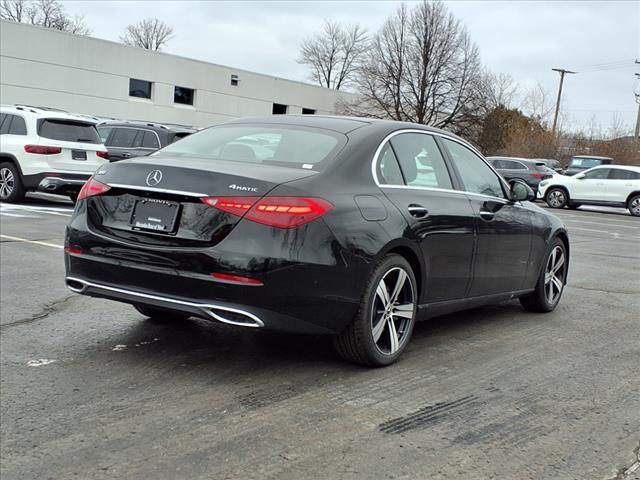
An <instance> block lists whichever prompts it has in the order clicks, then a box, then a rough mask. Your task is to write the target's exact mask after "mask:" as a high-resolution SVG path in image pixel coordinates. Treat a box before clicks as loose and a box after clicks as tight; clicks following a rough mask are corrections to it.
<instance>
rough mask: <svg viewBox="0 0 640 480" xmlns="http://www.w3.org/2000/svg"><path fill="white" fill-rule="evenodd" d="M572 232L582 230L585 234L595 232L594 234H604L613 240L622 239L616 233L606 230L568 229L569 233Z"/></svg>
mask: <svg viewBox="0 0 640 480" xmlns="http://www.w3.org/2000/svg"><path fill="white" fill-rule="evenodd" d="M572 230H583V231H585V232H596V233H606V234H607V235H611V236H612V237H613V238H622V235H620V234H619V233H618V232H611V231H608V230H594V229H593V228H581V227H569V232H571V231H572Z"/></svg>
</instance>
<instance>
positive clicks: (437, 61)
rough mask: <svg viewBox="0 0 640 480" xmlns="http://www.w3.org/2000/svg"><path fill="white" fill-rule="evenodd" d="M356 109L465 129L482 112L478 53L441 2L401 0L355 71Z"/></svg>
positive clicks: (352, 109)
mask: <svg viewBox="0 0 640 480" xmlns="http://www.w3.org/2000/svg"><path fill="white" fill-rule="evenodd" d="M358 80H359V89H358V92H359V93H360V97H361V98H360V101H359V102H358V103H357V104H355V105H353V104H352V105H348V106H346V110H347V111H349V112H350V113H355V114H363V113H364V114H366V115H369V116H380V117H387V118H392V119H395V120H404V121H410V122H415V123H422V124H427V125H433V126H436V127H440V128H449V129H450V130H453V131H454V132H456V133H460V134H463V135H465V134H468V133H469V129H470V128H476V127H474V125H477V123H478V119H479V118H480V117H481V116H482V113H483V110H484V109H483V103H484V96H483V82H482V80H483V78H482V69H481V65H480V56H479V53H478V49H477V47H476V46H475V45H474V44H473V42H472V41H471V39H470V37H469V35H468V33H467V31H466V29H465V27H464V26H462V25H461V24H460V22H459V21H458V20H457V19H456V18H455V17H454V16H453V15H452V14H451V13H449V12H448V11H447V9H446V7H445V5H444V4H443V3H442V2H440V1H435V2H427V1H426V0H423V2H422V3H420V4H418V5H416V6H415V7H414V8H413V9H411V10H409V9H408V8H407V7H406V6H405V5H404V4H403V5H401V6H400V7H399V8H398V10H397V11H396V13H395V15H393V16H392V17H390V18H388V19H387V21H386V22H385V23H384V25H383V27H382V28H381V29H380V31H379V32H378V33H377V34H376V35H375V36H374V38H373V41H372V44H371V47H370V49H369V52H368V55H367V59H366V62H365V64H364V66H363V67H362V69H361V70H360V76H359V79H358Z"/></svg>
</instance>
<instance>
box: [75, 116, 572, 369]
mask: <svg viewBox="0 0 640 480" xmlns="http://www.w3.org/2000/svg"><path fill="white" fill-rule="evenodd" d="M532 198H533V192H532V191H531V189H530V188H529V187H528V186H527V185H526V184H525V183H523V182H521V181H517V180H516V181H512V182H511V183H506V182H505V181H504V180H503V179H502V178H501V176H500V175H498V174H497V173H496V171H495V170H494V169H493V168H492V167H491V166H490V165H489V164H488V163H487V161H486V160H485V159H484V158H483V157H482V155H480V154H479V153H478V152H477V151H476V150H475V149H474V148H473V147H472V146H471V145H469V144H468V143H466V142H465V141H463V140H461V139H459V138H457V137H456V136H454V135H452V134H449V133H447V132H444V131H441V130H436V129H432V128H427V127H424V126H419V125H414V124H409V123H400V122H392V121H380V120H368V119H359V118H341V117H322V116H308V115H304V116H290V115H284V116H273V117H265V118H247V119H239V120H235V121H232V122H229V123H226V124H224V125H219V126H216V127H212V128H209V129H206V130H203V131H200V132H198V133H195V134H193V135H191V136H189V137H187V138H185V139H183V140H181V141H180V142H177V143H175V144H172V145H169V146H168V147H166V148H164V149H162V150H160V151H158V152H157V153H155V154H153V155H151V156H149V157H144V158H139V159H134V160H125V161H121V162H118V163H115V164H109V165H106V166H103V167H101V168H100V169H99V170H98V171H96V172H95V174H94V175H93V177H92V178H91V179H90V180H89V181H88V182H87V183H86V184H85V185H84V187H83V189H82V192H81V193H80V196H79V198H78V203H77V204H76V208H75V212H74V214H73V217H72V218H71V220H70V222H69V225H68V227H67V232H66V242H65V264H66V284H67V286H68V287H69V288H70V289H71V290H73V291H74V292H77V293H81V294H85V295H91V296H95V297H103V298H108V299H112V300H116V301H120V302H125V303H129V304H132V305H133V306H134V307H135V308H136V309H137V310H138V311H139V312H140V313H142V314H143V315H146V316H150V317H155V316H164V317H174V318H186V317H189V316H197V317H202V318H206V319H210V320H215V321H219V322H224V323H228V324H232V325H237V326H238V327H239V328H270V329H279V330H284V331H289V332H305V333H314V334H329V335H333V336H334V343H335V346H336V348H337V350H338V352H339V353H340V354H341V355H342V356H343V357H344V358H346V359H348V360H351V361H354V362H357V363H361V364H365V365H371V366H382V365H388V364H390V363H392V362H394V361H395V360H396V359H397V358H398V356H399V355H400V354H401V353H402V351H403V350H404V349H405V348H406V346H407V343H408V342H409V339H410V338H411V333H412V331H413V328H414V325H415V322H416V320H420V319H425V318H429V317H433V316H435V315H441V314H445V313H450V312H453V311H458V310H462V309H466V308H471V307H475V306H479V305H483V304H488V303H495V302H499V301H502V300H506V299H513V298H519V299H520V302H521V304H522V306H523V307H524V308H525V309H526V310H531V311H537V312H550V311H552V310H553V309H554V308H555V307H556V305H557V304H558V302H559V300H560V297H561V295H562V291H563V288H564V286H565V283H566V279H567V271H568V262H569V241H568V237H567V232H566V230H565V228H564V226H563V224H562V223H561V222H560V220H558V218H556V217H555V216H554V215H552V214H550V213H547V212H545V211H544V210H542V209H541V208H539V207H536V206H535V205H533V204H532V203H530V202H529V200H531V199H532Z"/></svg>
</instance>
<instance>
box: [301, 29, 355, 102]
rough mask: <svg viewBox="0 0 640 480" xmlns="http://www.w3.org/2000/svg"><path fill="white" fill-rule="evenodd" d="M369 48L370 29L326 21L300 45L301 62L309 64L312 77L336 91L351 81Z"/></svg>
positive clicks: (318, 82)
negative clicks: (367, 30)
mask: <svg viewBox="0 0 640 480" xmlns="http://www.w3.org/2000/svg"><path fill="white" fill-rule="evenodd" d="M366 49H367V32H366V30H364V29H363V28H361V27H360V26H359V25H342V24H340V23H337V22H331V21H329V20H325V23H324V27H323V28H322V31H321V32H320V33H318V34H316V35H315V36H314V37H311V38H308V39H306V40H305V41H304V42H303V43H302V46H301V47H300V58H299V60H298V63H301V64H303V65H307V66H309V68H310V69H311V80H312V81H314V82H315V83H317V84H319V85H321V86H323V87H327V88H333V89H335V90H340V88H342V87H345V86H347V85H348V84H349V83H351V82H352V80H353V77H354V74H355V72H356V71H357V69H358V67H359V66H360V63H361V60H362V57H363V55H364V53H365V52H366Z"/></svg>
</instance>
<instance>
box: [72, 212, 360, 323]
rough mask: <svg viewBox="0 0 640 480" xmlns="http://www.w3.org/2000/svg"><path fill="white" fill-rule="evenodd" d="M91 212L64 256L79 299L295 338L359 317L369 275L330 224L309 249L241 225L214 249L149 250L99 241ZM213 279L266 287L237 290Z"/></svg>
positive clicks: (296, 240)
mask: <svg viewBox="0 0 640 480" xmlns="http://www.w3.org/2000/svg"><path fill="white" fill-rule="evenodd" d="M83 210H84V202H83V201H81V202H80V203H79V204H78V206H77V208H76V214H74V217H73V218H72V219H71V222H70V224H69V226H68V227H67V236H66V241H65V244H66V245H69V246H71V247H74V248H77V249H78V250H81V252H80V253H78V252H76V253H73V252H71V253H70V252H67V253H65V267H66V278H67V286H68V287H69V288H70V289H71V290H72V291H74V292H76V293H80V294H83V295H89V296H94V297H102V298H108V299H111V300H115V301H119V302H124V303H129V304H133V305H143V306H145V305H146V306H152V307H160V308H163V309H169V310H175V311H178V312H181V313H185V314H188V315H192V316H197V317H201V318H205V319H208V320H217V321H221V322H224V323H232V324H234V325H240V326H245V327H246V326H249V327H256V326H257V327H264V328H267V329H274V330H281V331H288V332H295V333H311V334H336V333H339V332H341V331H342V330H343V329H344V328H345V327H346V326H347V325H348V324H349V323H350V322H351V320H352V319H353V318H354V316H355V314H356V312H357V309H358V305H359V300H360V296H361V288H362V285H363V281H362V278H361V274H362V273H364V271H365V270H363V268H362V266H361V265H359V264H358V263H357V262H351V261H345V259H346V258H348V257H349V255H347V254H346V253H345V252H343V251H341V250H339V249H337V250H336V248H335V242H331V241H330V239H329V238H328V235H330V232H329V231H328V229H327V227H326V226H325V225H324V223H323V222H314V225H313V228H312V226H311V225H310V226H309V231H308V232H307V234H308V235H309V236H308V237H307V241H304V242H301V238H300V237H299V236H295V235H291V232H290V231H286V230H280V229H274V232H273V235H274V237H271V238H270V237H267V238H264V231H260V230H261V229H262V230H263V229H264V228H267V227H265V226H263V225H259V224H257V223H255V222H246V223H244V222H240V224H239V225H238V226H237V227H236V228H235V229H234V230H233V231H232V232H231V233H230V234H229V235H228V237H227V238H226V239H225V240H223V241H222V242H221V243H220V244H218V245H216V246H213V247H208V248H180V249H175V248H150V247H143V246H141V245H134V244H129V243H128V242H122V241H119V240H118V239H113V238H110V237H106V236H104V235H102V234H100V233H99V232H95V231H94V230H93V229H92V228H91V227H89V226H88V225H87V223H86V217H85V216H84V215H82V214H79V212H82V211H83ZM277 230H280V231H277ZM260 238H262V241H260V240H258V239H260ZM224 245H228V246H227V247H224ZM212 272H221V273H230V274H234V275H240V276H247V277H252V278H257V279H259V280H260V281H261V282H263V285H261V286H252V285H238V284H230V283H228V282H223V281H220V280H217V279H216V278H214V277H213V276H212V275H211V273H212Z"/></svg>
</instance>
